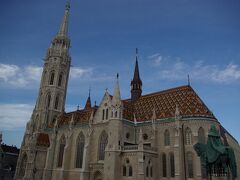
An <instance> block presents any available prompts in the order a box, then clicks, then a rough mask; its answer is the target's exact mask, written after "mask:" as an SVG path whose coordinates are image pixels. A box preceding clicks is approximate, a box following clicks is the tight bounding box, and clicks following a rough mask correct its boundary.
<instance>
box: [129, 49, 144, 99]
mask: <svg viewBox="0 0 240 180" xmlns="http://www.w3.org/2000/svg"><path fill="white" fill-rule="evenodd" d="M141 95H142V80H141V78H140V75H139V68H138V49H136V63H135V70H134V75H133V80H132V81H131V99H132V101H135V100H137V99H138V98H139V97H140V96H141Z"/></svg>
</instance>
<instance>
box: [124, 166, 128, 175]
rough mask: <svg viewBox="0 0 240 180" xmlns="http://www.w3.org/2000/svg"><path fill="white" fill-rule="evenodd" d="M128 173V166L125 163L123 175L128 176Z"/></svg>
mask: <svg viewBox="0 0 240 180" xmlns="http://www.w3.org/2000/svg"><path fill="white" fill-rule="evenodd" d="M126 174H127V167H126V166H125V165H124V166H123V176H126Z"/></svg>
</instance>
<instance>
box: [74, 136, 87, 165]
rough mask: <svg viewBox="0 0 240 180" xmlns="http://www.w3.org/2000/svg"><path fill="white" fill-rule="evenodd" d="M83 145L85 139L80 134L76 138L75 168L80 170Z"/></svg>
mask: <svg viewBox="0 0 240 180" xmlns="http://www.w3.org/2000/svg"><path fill="white" fill-rule="evenodd" d="M84 144H85V138H84V135H83V134H82V133H81V134H80V135H79V136H78V138H77V158H76V168H82V164H83V153H84Z"/></svg>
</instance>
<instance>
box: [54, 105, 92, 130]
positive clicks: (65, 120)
mask: <svg viewBox="0 0 240 180" xmlns="http://www.w3.org/2000/svg"><path fill="white" fill-rule="evenodd" d="M92 111H94V112H95V109H94V108H91V109H89V108H88V109H82V110H77V111H73V112H69V113H64V114H62V115H60V117H59V124H58V125H59V127H60V126H63V125H67V124H69V123H70V122H71V120H72V118H73V122H74V124H76V123H83V124H84V123H88V122H89V119H90V117H91V113H92Z"/></svg>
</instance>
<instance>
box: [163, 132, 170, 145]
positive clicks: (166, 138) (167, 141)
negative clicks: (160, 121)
mask: <svg viewBox="0 0 240 180" xmlns="http://www.w3.org/2000/svg"><path fill="white" fill-rule="evenodd" d="M164 145H165V146H169V145H170V133H169V130H165V132H164Z"/></svg>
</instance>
